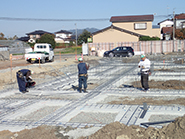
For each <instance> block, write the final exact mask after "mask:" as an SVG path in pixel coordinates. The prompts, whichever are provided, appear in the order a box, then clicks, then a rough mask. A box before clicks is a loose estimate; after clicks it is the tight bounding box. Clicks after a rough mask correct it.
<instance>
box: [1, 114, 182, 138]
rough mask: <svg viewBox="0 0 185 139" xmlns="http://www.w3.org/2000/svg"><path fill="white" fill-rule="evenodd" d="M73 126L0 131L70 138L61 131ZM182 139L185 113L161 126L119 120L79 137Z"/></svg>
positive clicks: (10, 134) (5, 134)
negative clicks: (140, 124) (88, 134)
mask: <svg viewBox="0 0 185 139" xmlns="http://www.w3.org/2000/svg"><path fill="white" fill-rule="evenodd" d="M70 130H74V128H69V127H68V128H63V127H58V126H57V127H52V126H45V125H44V126H39V127H37V128H33V129H30V130H28V129H25V130H22V131H20V132H10V131H7V130H4V131H1V132H0V138H3V139H10V138H11V139H70V137H69V136H64V135H63V134H62V133H60V132H61V131H63V132H65V133H67V132H68V131H70ZM87 138H88V139H151V138H154V139H167V138H169V139H184V138H185V115H184V116H182V117H179V118H176V119H175V121H174V122H173V123H170V124H169V125H167V126H163V128H161V129H159V128H153V127H148V128H144V127H140V126H138V125H131V126H126V125H124V124H122V123H119V122H113V123H110V124H107V125H106V126H104V127H102V128H101V129H99V130H98V131H97V132H95V133H94V134H92V135H90V136H88V137H80V138H79V139H87Z"/></svg>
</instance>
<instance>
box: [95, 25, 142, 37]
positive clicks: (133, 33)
mask: <svg viewBox="0 0 185 139" xmlns="http://www.w3.org/2000/svg"><path fill="white" fill-rule="evenodd" d="M110 28H112V29H116V30H118V31H121V32H125V33H128V34H131V35H134V36H137V37H140V36H145V35H141V34H138V33H135V32H132V31H129V30H126V29H122V28H119V27H116V26H114V25H111V26H109V27H106V28H104V29H102V30H99V31H96V32H94V33H92V34H93V35H96V34H98V33H101V32H103V31H106V30H108V29H110Z"/></svg>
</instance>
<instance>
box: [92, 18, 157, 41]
mask: <svg viewBox="0 0 185 139" xmlns="http://www.w3.org/2000/svg"><path fill="white" fill-rule="evenodd" d="M153 19H154V16H153V15H136V16H112V17H111V19H110V22H112V25H111V26H109V27H106V28H104V29H102V30H99V31H97V32H94V33H92V34H93V43H101V42H114V43H115V42H137V41H139V38H140V37H141V36H150V37H160V30H159V28H152V21H153Z"/></svg>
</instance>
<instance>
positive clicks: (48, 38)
mask: <svg viewBox="0 0 185 139" xmlns="http://www.w3.org/2000/svg"><path fill="white" fill-rule="evenodd" d="M54 38H55V36H54V35H53V34H47V33H45V34H43V35H42V36H41V37H40V38H39V39H37V40H36V43H49V44H51V46H52V48H53V49H55V46H56V43H55V39H54Z"/></svg>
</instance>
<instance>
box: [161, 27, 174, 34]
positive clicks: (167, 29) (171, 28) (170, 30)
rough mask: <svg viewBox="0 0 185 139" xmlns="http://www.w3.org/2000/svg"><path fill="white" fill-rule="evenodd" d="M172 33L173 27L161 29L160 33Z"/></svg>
mask: <svg viewBox="0 0 185 139" xmlns="http://www.w3.org/2000/svg"><path fill="white" fill-rule="evenodd" d="M172 32H173V27H163V28H162V33H163V34H171V33H172Z"/></svg>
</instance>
